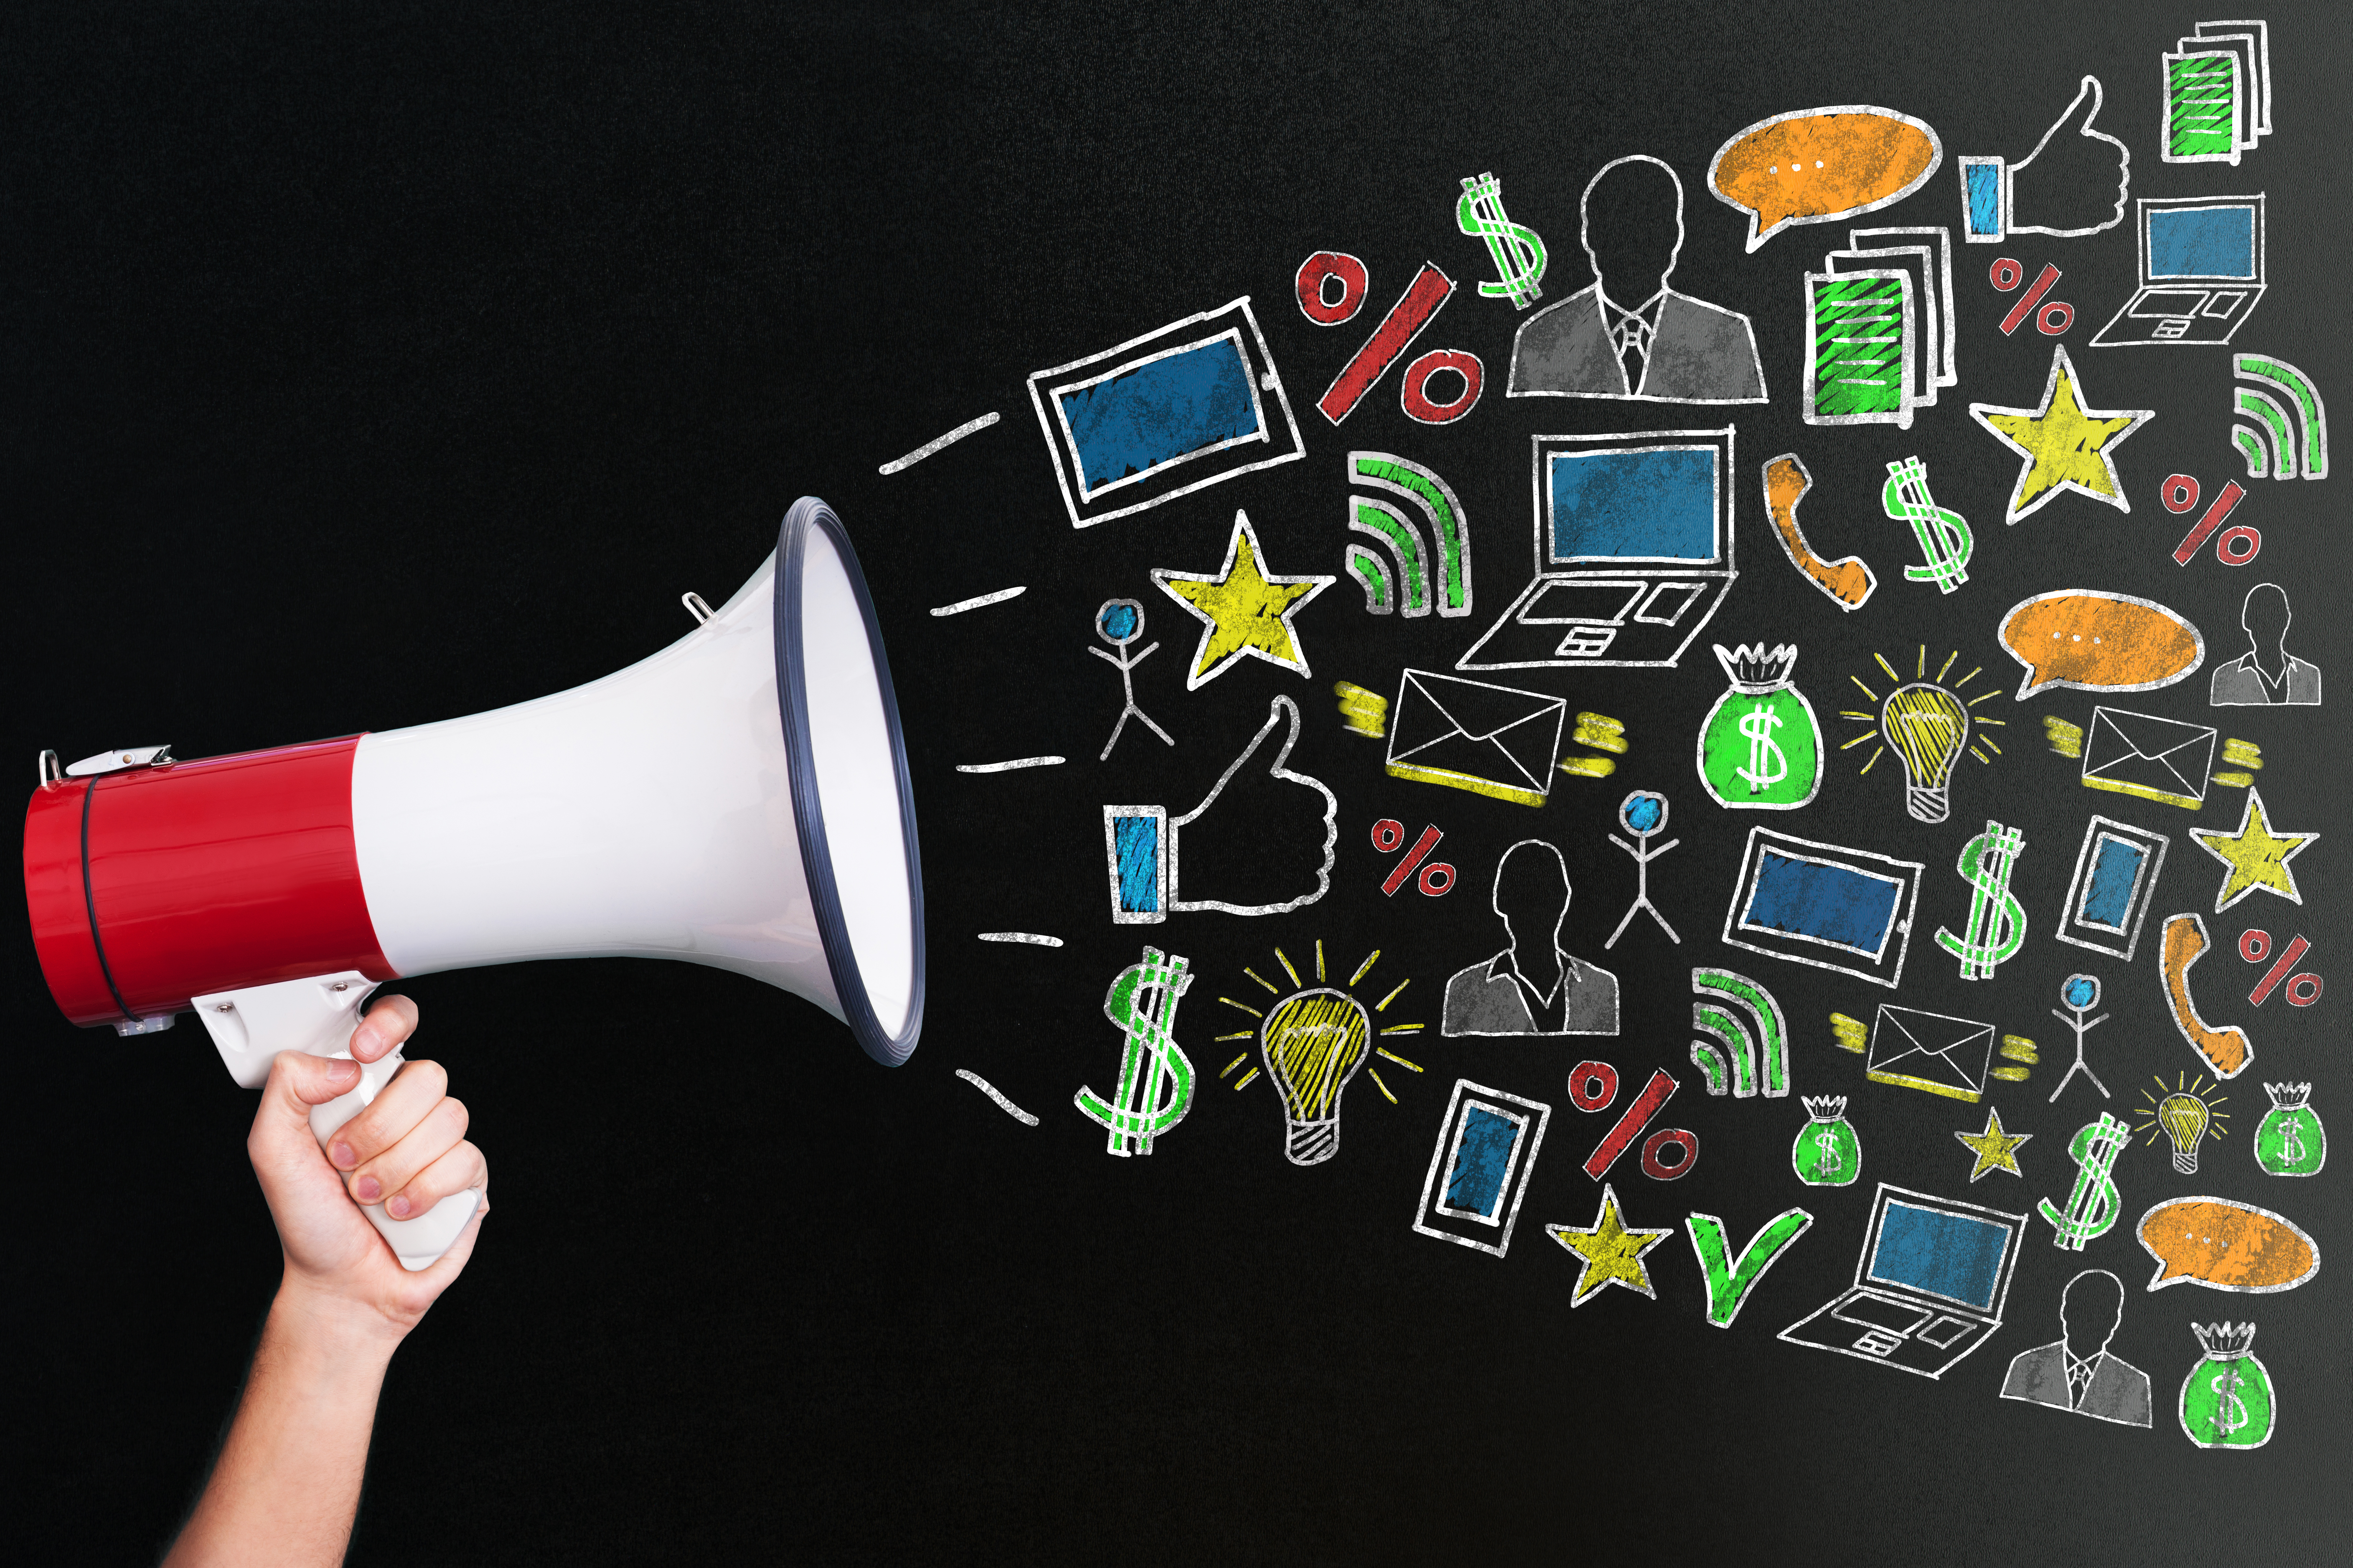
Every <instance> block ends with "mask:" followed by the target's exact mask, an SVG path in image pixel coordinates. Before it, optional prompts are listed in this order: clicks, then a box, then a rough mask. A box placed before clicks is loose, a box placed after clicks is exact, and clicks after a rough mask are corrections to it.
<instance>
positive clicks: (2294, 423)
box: [2231, 353, 2328, 479]
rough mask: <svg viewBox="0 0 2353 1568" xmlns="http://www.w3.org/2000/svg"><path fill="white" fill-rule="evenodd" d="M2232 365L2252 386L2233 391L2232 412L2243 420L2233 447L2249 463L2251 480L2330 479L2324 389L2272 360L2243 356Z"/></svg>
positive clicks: (2234, 434) (2235, 429) (2233, 437)
mask: <svg viewBox="0 0 2353 1568" xmlns="http://www.w3.org/2000/svg"><path fill="white" fill-rule="evenodd" d="M2233 363H2234V365H2235V367H2236V369H2237V372H2238V378H2239V379H2240V380H2241V381H2243V382H2249V383H2252V384H2251V385H2247V386H2241V387H2235V388H2233V389H2232V390H2233V391H2234V393H2235V394H2236V396H2235V398H2234V399H2233V401H2232V412H2233V413H2234V414H2237V415H2239V416H2241V417H2240V419H2239V422H2238V423H2237V424H2235V425H2233V426H2232V427H2231V444H2232V446H2234V447H2238V448H2239V455H2240V456H2241V457H2243V458H2246V459H2247V477H2248V478H2249V479H2263V478H2264V477H2265V476H2267V475H2268V476H2269V477H2270V478H2272V479H2295V478H2296V477H2297V475H2298V474H2299V473H2301V474H2302V475H2303V477H2304V478H2306V479H2327V477H2328V411H2327V409H2326V408H2325V407H2323V406H2322V405H2321V402H2320V388H2318V387H2316V386H2315V385H2314V384H2312V378H2311V377H2310V376H2308V375H2306V374H2304V372H2302V371H2300V370H2298V369H2296V368H2295V366H2294V365H2292V364H2290V363H2287V361H2285V360H2284V359H2279V358H2276V357H2274V355H2271V354H2255V353H2245V354H2240V355H2238V356H2236V358H2235V360H2234V361H2233ZM2299 427H2300V428H2301V430H2302V437H2301V438H2300V439H2299V437H2298V435H2297V432H2298V429H2299Z"/></svg>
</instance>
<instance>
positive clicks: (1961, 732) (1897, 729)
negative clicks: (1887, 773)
mask: <svg viewBox="0 0 2353 1568" xmlns="http://www.w3.org/2000/svg"><path fill="white" fill-rule="evenodd" d="M1879 733H1880V736H1881V738H1882V739H1883V740H1884V741H1885V742H1887V743H1888V744H1889V745H1890V746H1892V747H1894V751H1895V754H1896V756H1897V757H1899V758H1901V759H1902V760H1903V763H1904V774H1905V790H1904V809H1905V810H1906V811H1908V812H1910V813H1911V814H1912V815H1913V816H1915V817H1918V818H1919V819H1920V820H1921V821H1923V822H1942V821H1944V820H1945V818H1946V817H1947V816H1950V815H1951V814H1952V809H1953V801H1952V795H1951V793H1950V792H1951V788H1952V782H1953V764H1954V763H1957V762H1959V761H1960V760H1961V753H1962V752H1964V751H1966V750H1968V744H1969V710H1968V707H1967V706H1966V705H1965V704H1963V702H1962V701H1961V700H1960V699H1959V698H1957V697H1956V696H1954V695H1953V694H1952V693H1951V692H1949V691H1947V690H1946V689H1944V688H1943V687H1941V686H1937V685H1936V684H1934V683H1932V682H1929V681H1915V682H1914V683H1913V684H1912V685H1910V686H1903V687H1898V688H1897V689H1895V690H1894V691H1892V692H1890V693H1889V694H1888V697H1887V702H1886V705H1885V706H1883V707H1882V708H1881V709H1880V710H1879Z"/></svg>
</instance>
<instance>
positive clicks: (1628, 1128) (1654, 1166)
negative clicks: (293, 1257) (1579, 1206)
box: [1568, 1062, 1699, 1182]
mask: <svg viewBox="0 0 2353 1568" xmlns="http://www.w3.org/2000/svg"><path fill="white" fill-rule="evenodd" d="M1604 1066H1606V1064H1603V1063H1599V1062H1583V1063H1580V1064H1578V1066H1577V1071H1576V1072H1573V1073H1571V1074H1570V1075H1569V1079H1568V1092H1569V1098H1570V1099H1571V1100H1577V1089H1578V1087H1579V1085H1580V1080H1583V1079H1587V1078H1588V1075H1590V1074H1591V1069H1593V1068H1597V1067H1604ZM1616 1076H1617V1075H1616V1074H1615V1073H1614V1072H1613V1073H1611V1074H1610V1078H1611V1080H1612V1081H1611V1083H1610V1086H1609V1087H1610V1092H1611V1093H1612V1094H1615V1093H1616V1091H1617V1084H1616V1082H1615V1079H1616ZM1674 1092H1675V1079H1674V1075H1673V1074H1672V1073H1670V1072H1668V1071H1667V1070H1666V1069H1665V1068H1657V1069H1655V1070H1653V1071H1652V1072H1651V1081H1650V1082H1648V1083H1646V1084H1644V1085H1643V1086H1642V1092H1641V1093H1640V1094H1638V1095H1636V1096H1635V1097H1634V1102H1633V1103H1632V1104H1631V1105H1629V1106H1628V1107H1627V1108H1626V1114H1625V1115H1623V1116H1620V1118H1619V1119H1618V1125H1617V1126H1615V1127H1612V1128H1611V1129H1610V1130H1609V1135H1608V1136H1607V1137H1605V1138H1603V1139H1602V1140H1601V1142H1600V1145H1599V1147H1597V1148H1596V1149H1595V1150H1594V1151H1593V1152H1592V1154H1591V1155H1589V1156H1588V1158H1587V1160H1586V1162H1585V1173H1586V1174H1587V1175H1588V1176H1590V1177H1592V1178H1593V1179H1594V1180H1595V1181H1597V1182H1598V1181H1599V1180H1600V1179H1601V1178H1602V1177H1603V1176H1606V1175H1608V1174H1609V1167H1610V1166H1612V1165H1614V1164H1616V1163H1618V1157H1619V1156H1620V1155H1621V1154H1623V1153H1625V1152H1626V1151H1627V1150H1628V1149H1629V1148H1630V1147H1631V1146H1632V1145H1633V1142H1634V1140H1635V1139H1637V1138H1640V1137H1641V1135H1642V1129H1643V1128H1645V1127H1648V1126H1649V1125H1650V1124H1651V1121H1652V1120H1653V1119H1655V1118H1656V1117H1657V1116H1658V1114H1659V1110H1660V1108H1661V1107H1662V1106H1663V1105H1665V1104H1666V1103H1667V1098H1668V1097H1669V1096H1670V1095H1672V1094H1673V1093H1674ZM1577 1103H1578V1104H1580V1105H1581V1104H1582V1103H1583V1101H1581V1100H1577ZM1607 1104H1609V1100H1608V1099H1606V1098H1605V1099H1603V1100H1601V1101H1600V1102H1599V1105H1597V1106H1596V1107H1595V1109H1596V1110H1599V1109H1600V1106H1601V1105H1607ZM1670 1147H1672V1148H1675V1149H1678V1150H1680V1151H1681V1152H1682V1158H1681V1159H1679V1160H1676V1161H1674V1162H1672V1163H1669V1162H1667V1161H1664V1160H1662V1159H1660V1158H1659V1155H1660V1152H1662V1150H1665V1149H1667V1148H1670ZM1697 1163H1699V1139H1698V1138H1697V1137H1696V1136H1694V1134H1692V1133H1690V1132H1686V1131H1683V1129H1682V1128H1680V1127H1670V1128H1668V1129H1666V1130H1665V1131H1660V1132H1654V1133H1652V1134H1651V1138H1650V1141H1649V1142H1646V1143H1644V1144H1643V1145H1642V1173H1643V1174H1644V1175H1646V1176H1648V1177H1650V1178H1651V1180H1652V1181H1654V1182H1672V1181H1673V1180H1674V1179H1675V1178H1676V1177H1677V1176H1680V1175H1682V1174H1683V1173H1685V1172H1686V1171H1689V1170H1690V1169H1691V1168H1692V1167H1693V1166H1694V1165H1695V1164H1697Z"/></svg>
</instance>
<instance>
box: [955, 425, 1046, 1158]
mask: <svg viewBox="0 0 2353 1568" xmlns="http://www.w3.org/2000/svg"><path fill="white" fill-rule="evenodd" d="M991 417H992V418H993V417H995V416H993V415H992V416H991ZM956 1077H958V1078H960V1079H964V1080H965V1082H966V1083H969V1084H970V1085H972V1087H973V1088H975V1089H978V1090H980V1092H981V1093H983V1094H985V1095H987V1096H988V1098H989V1099H991V1100H995V1101H997V1109H998V1110H1002V1111H1003V1112H1005V1114H1006V1115H1008V1116H1010V1117H1011V1118H1013V1120H1014V1121H1018V1122H1020V1123H1021V1124H1022V1125H1023V1126H1025V1127H1035V1126H1037V1125H1038V1119H1037V1118H1036V1117H1034V1116H1032V1115H1030V1114H1029V1112H1028V1111H1026V1110H1022V1109H1021V1108H1020V1107H1019V1106H1018V1105H1016V1104H1014V1103H1013V1102H1012V1101H1011V1100H1008V1099H1006V1098H1005V1097H1004V1096H1003V1095H1001V1094H999V1093H997V1086H996V1085H995V1084H993V1083H991V1082H989V1081H988V1080H987V1079H985V1078H983V1077H981V1076H980V1075H979V1074H978V1073H976V1072H975V1071H973V1070H972V1069H971V1068H956Z"/></svg>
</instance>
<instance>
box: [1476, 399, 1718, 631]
mask: <svg viewBox="0 0 2353 1568" xmlns="http://www.w3.org/2000/svg"><path fill="white" fill-rule="evenodd" d="M1534 447H1535V473H1534V486H1535V557H1536V559H1535V569H1536V577H1535V582H1533V583H1530V584H1528V585H1527V587H1526V588H1525V590H1523V591H1522V592H1521V594H1520V596H1519V597H1518V598H1517V599H1515V600H1514V601H1513V602H1512V607H1511V608H1510V609H1508V610H1506V611H1504V616H1503V618H1502V619H1501V620H1499V621H1497V622H1496V623H1495V624H1494V625H1493V626H1491V627H1489V628H1488V630H1487V635H1486V636H1484V637H1481V638H1480V639H1479V640H1478V642H1476V643H1475V644H1473V645H1472V648H1471V651H1470V652H1469V653H1466V654H1464V655H1463V656H1462V657H1461V658H1460V659H1458V660H1456V661H1455V665H1454V668H1457V669H1546V668H1564V667H1567V666H1573V665H1616V666H1626V665H1637V666H1640V665H1649V666H1655V667H1662V668H1664V667H1672V665H1673V664H1674V662H1675V660H1676V659H1677V658H1680V657H1682V655H1683V649H1684V648H1686V647H1690V646H1691V641H1692V639H1693V638H1694V637H1697V636H1698V635H1699V633H1700V628H1701V627H1703V626H1706V625H1707V622H1708V617H1709V616H1713V615H1715V609H1716V606H1717V605H1720V604H1722V603H1723V602H1724V595H1725V594H1726V593H1727V592H1728V591H1729V590H1730V589H1731V587H1732V580H1733V578H1734V577H1736V575H1738V574H1737V573H1736V572H1735V571H1734V570H1733V568H1732V476H1733V472H1734V469H1733V462H1732V430H1731V428H1730V427H1729V426H1726V427H1725V428H1724V429H1722V430H1644V431H1637V432H1631V433H1628V434H1623V435H1614V436H1538V437H1535V438H1534Z"/></svg>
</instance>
